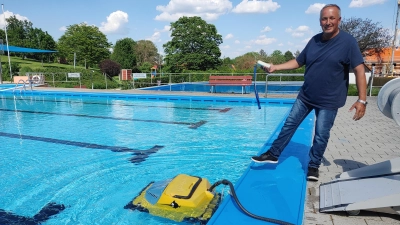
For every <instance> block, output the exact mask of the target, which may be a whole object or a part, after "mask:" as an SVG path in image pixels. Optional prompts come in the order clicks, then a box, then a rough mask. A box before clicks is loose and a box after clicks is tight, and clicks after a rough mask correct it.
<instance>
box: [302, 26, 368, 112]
mask: <svg viewBox="0 0 400 225" xmlns="http://www.w3.org/2000/svg"><path fill="white" fill-rule="evenodd" d="M296 61H297V63H298V64H299V65H300V66H302V65H306V69H305V73H304V84H303V86H302V87H301V89H300V92H299V94H298V96H297V97H298V98H299V99H300V100H302V101H303V102H306V103H308V104H310V105H312V106H314V107H317V108H321V109H338V108H340V107H342V106H344V104H345V102H346V98H347V90H348V87H349V70H350V68H355V67H357V66H358V65H360V64H362V63H364V59H363V56H362V55H361V52H360V49H359V47H358V44H357V41H356V39H355V38H354V37H353V36H351V35H350V34H348V33H346V32H344V31H341V30H340V31H339V34H338V35H336V36H335V37H334V38H332V39H330V40H327V41H323V40H322V33H320V34H317V35H315V36H314V37H313V38H311V40H310V41H309V42H308V44H307V45H306V47H305V48H304V49H303V51H302V52H301V53H300V55H299V56H298V57H297V58H296Z"/></svg>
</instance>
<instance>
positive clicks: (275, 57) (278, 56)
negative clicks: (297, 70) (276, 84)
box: [268, 50, 286, 64]
mask: <svg viewBox="0 0 400 225" xmlns="http://www.w3.org/2000/svg"><path fill="white" fill-rule="evenodd" d="M268 58H269V62H272V63H273V64H281V63H284V62H286V59H285V56H284V55H283V54H282V52H281V51H279V50H275V51H273V52H272V54H271V55H270V56H269V57H268Z"/></svg>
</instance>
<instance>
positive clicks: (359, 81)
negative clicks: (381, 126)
mask: <svg viewBox="0 0 400 225" xmlns="http://www.w3.org/2000/svg"><path fill="white" fill-rule="evenodd" d="M354 75H355V76H356V86H357V90H358V99H359V100H362V101H367V79H366V77H365V70H364V63H361V64H360V65H358V66H356V67H355V68H354ZM354 108H355V109H356V113H355V114H354V116H353V120H359V119H361V118H362V117H363V116H364V114H365V109H366V105H365V104H363V103H360V102H358V101H357V102H355V103H354V104H353V105H352V106H351V108H350V111H352V110H353V109H354Z"/></svg>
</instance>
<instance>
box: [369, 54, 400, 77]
mask: <svg viewBox="0 0 400 225" xmlns="http://www.w3.org/2000/svg"><path fill="white" fill-rule="evenodd" d="M392 52H393V53H394V54H393V55H394V56H393V63H394V65H395V66H394V70H393V74H392V73H391V70H390V66H391V65H390V64H391V61H392ZM364 62H365V65H366V66H368V67H369V68H370V69H371V70H372V67H373V65H375V73H374V74H375V76H391V75H397V76H399V75H400V48H395V49H394V51H393V49H392V48H385V49H383V51H382V52H380V53H375V54H372V55H368V56H365V57H364Z"/></svg>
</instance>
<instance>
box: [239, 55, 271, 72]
mask: <svg viewBox="0 0 400 225" xmlns="http://www.w3.org/2000/svg"><path fill="white" fill-rule="evenodd" d="M257 60H261V61H267V60H266V59H265V58H264V57H262V56H261V54H260V53H258V52H248V53H246V54H244V55H242V56H239V57H236V58H235V63H236V65H235V66H236V69H237V70H249V69H253V67H254V65H255V63H256V62H257Z"/></svg>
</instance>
